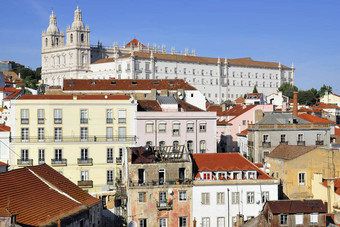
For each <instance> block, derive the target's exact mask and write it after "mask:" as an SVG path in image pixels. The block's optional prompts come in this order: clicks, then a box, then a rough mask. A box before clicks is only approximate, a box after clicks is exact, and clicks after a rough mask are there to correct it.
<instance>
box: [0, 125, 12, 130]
mask: <svg viewBox="0 0 340 227" xmlns="http://www.w3.org/2000/svg"><path fill="white" fill-rule="evenodd" d="M10 131H11V127H9V126H7V125H4V124H0V132H10Z"/></svg>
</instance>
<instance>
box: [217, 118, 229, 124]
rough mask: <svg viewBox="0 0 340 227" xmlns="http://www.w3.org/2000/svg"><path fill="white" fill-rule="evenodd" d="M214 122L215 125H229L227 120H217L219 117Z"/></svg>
mask: <svg viewBox="0 0 340 227" xmlns="http://www.w3.org/2000/svg"><path fill="white" fill-rule="evenodd" d="M216 124H217V125H231V124H230V123H229V122H228V121H226V120H219V119H217V121H216Z"/></svg>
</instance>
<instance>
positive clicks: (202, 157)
mask: <svg viewBox="0 0 340 227" xmlns="http://www.w3.org/2000/svg"><path fill="white" fill-rule="evenodd" d="M193 159H194V161H195V163H196V165H197V171H198V172H202V171H243V170H254V171H257V172H258V179H272V178H271V177H269V176H268V175H267V174H265V173H264V172H263V171H262V170H260V169H259V168H258V167H257V166H256V165H254V164H253V163H252V162H250V161H248V160H247V159H246V158H245V157H243V156H242V155H241V154H239V153H212V154H193Z"/></svg>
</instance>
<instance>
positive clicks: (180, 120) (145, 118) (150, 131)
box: [136, 100, 217, 153]
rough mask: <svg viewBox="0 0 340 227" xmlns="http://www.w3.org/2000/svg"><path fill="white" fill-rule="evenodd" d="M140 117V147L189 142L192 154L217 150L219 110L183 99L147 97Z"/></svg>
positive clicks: (140, 102)
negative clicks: (166, 100)
mask: <svg viewBox="0 0 340 227" xmlns="http://www.w3.org/2000/svg"><path fill="white" fill-rule="evenodd" d="M136 118H137V145H138V146H145V145H151V146H174V147H176V146H178V145H185V146H186V147H187V149H188V152H190V153H216V142H217V138H216V112H206V111H203V110H200V109H198V108H196V107H194V106H192V105H190V104H188V103H185V102H184V101H181V100H179V103H178V104H167V105H163V104H160V103H159V102H158V101H151V100H143V101H139V108H138V112H137V115H136Z"/></svg>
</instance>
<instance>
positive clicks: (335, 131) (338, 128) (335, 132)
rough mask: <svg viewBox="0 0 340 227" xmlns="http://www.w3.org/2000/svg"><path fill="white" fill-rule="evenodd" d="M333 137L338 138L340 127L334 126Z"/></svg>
mask: <svg viewBox="0 0 340 227" xmlns="http://www.w3.org/2000/svg"><path fill="white" fill-rule="evenodd" d="M334 135H337V136H340V126H338V125H337V126H335V127H334Z"/></svg>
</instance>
